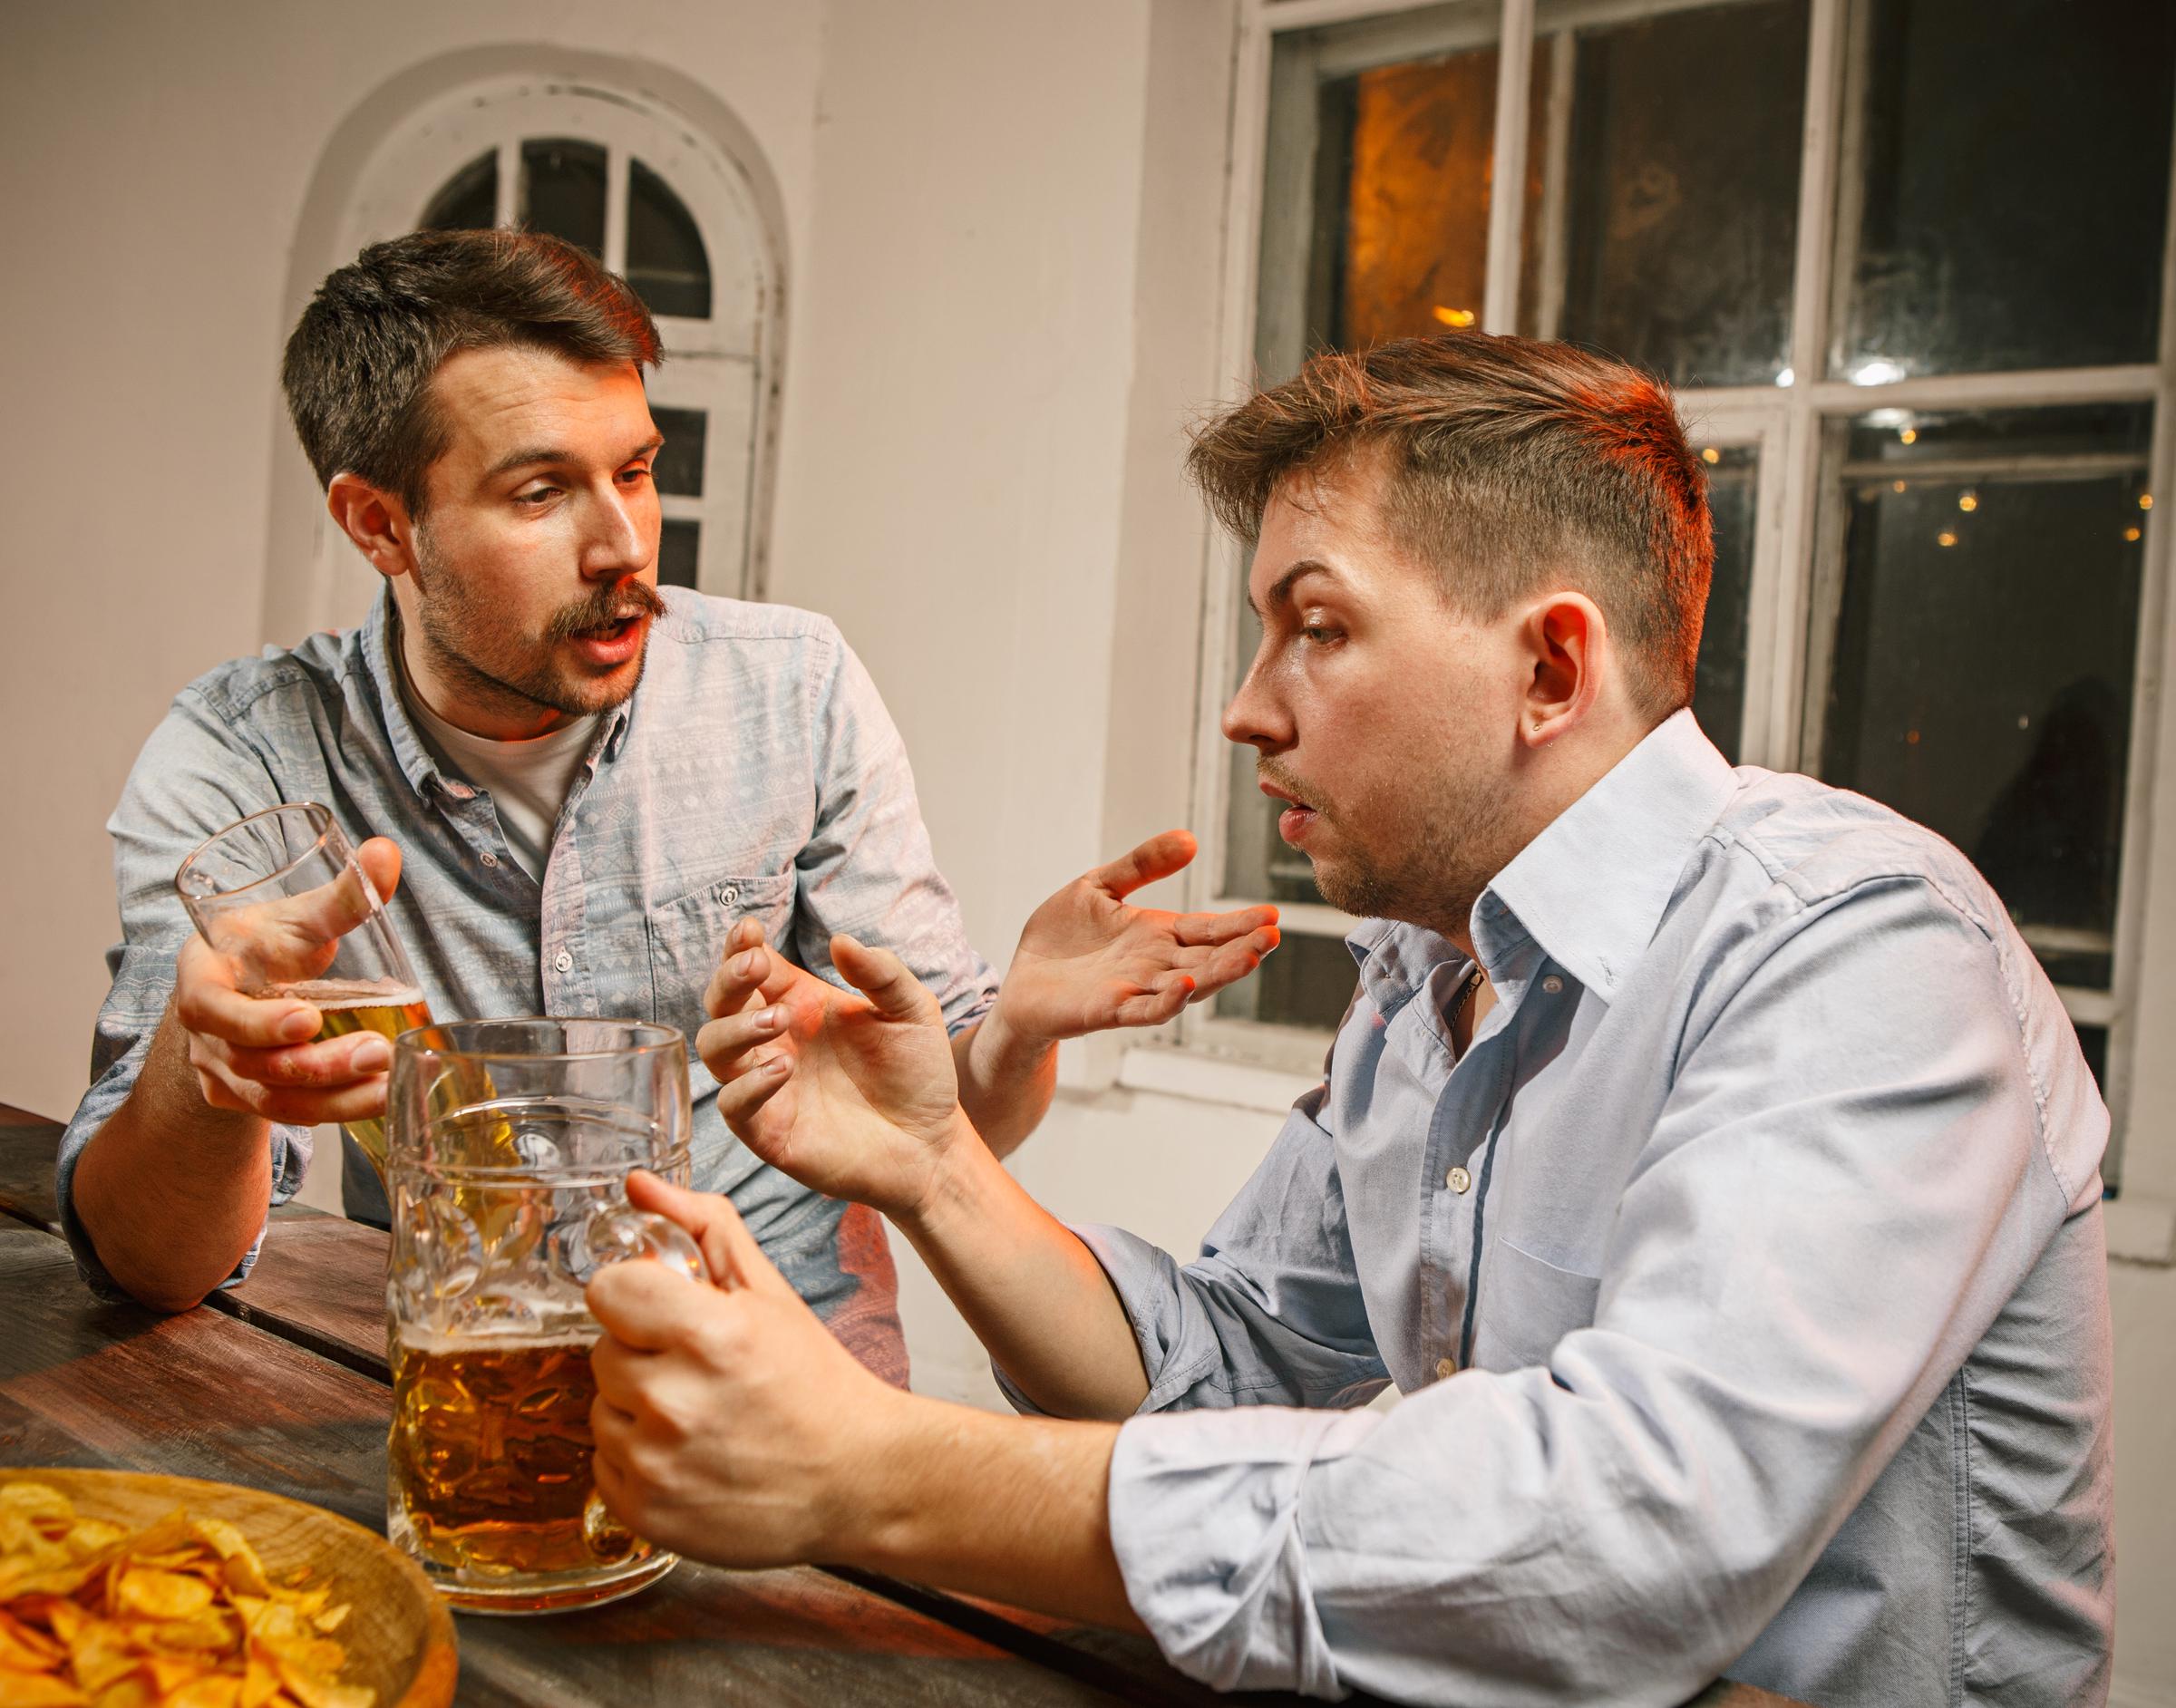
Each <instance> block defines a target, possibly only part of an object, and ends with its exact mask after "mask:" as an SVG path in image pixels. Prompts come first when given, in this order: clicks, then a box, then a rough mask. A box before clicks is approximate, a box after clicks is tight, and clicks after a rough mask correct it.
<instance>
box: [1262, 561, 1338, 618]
mask: <svg viewBox="0 0 2176 1708" xmlns="http://www.w3.org/2000/svg"><path fill="white" fill-rule="evenodd" d="M1303 576H1327V577H1330V579H1331V580H1333V581H1335V580H1336V578H1337V572H1336V570H1335V569H1333V568H1330V566H1329V565H1328V564H1326V563H1324V562H1322V561H1320V560H1319V559H1318V558H1301V559H1300V560H1299V561H1298V562H1297V563H1296V564H1294V565H1293V566H1292V567H1291V568H1289V569H1287V570H1286V571H1285V573H1284V574H1283V575H1281V576H1279V577H1277V579H1276V581H1275V582H1273V583H1272V584H1271V585H1270V588H1269V596H1268V598H1266V599H1264V600H1263V601H1262V603H1261V604H1260V605H1257V604H1256V603H1255V602H1254V595H1253V594H1252V593H1251V592H1249V593H1248V595H1247V608H1248V610H1250V611H1252V612H1253V613H1254V615H1255V617H1256V619H1257V620H1259V619H1260V617H1261V615H1262V612H1263V610H1264V609H1265V608H1266V607H1268V606H1272V605H1282V604H1283V603H1284V602H1285V601H1286V600H1287V598H1289V597H1291V596H1292V588H1293V585H1294V584H1295V583H1296V582H1297V581H1298V580H1299V579H1300V577H1303Z"/></svg>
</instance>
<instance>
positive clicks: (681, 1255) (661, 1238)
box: [582, 1209, 710, 1558]
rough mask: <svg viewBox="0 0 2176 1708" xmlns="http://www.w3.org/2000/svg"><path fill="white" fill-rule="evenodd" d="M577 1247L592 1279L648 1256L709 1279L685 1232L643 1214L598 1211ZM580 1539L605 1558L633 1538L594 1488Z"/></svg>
mask: <svg viewBox="0 0 2176 1708" xmlns="http://www.w3.org/2000/svg"><path fill="white" fill-rule="evenodd" d="M582 1244H583V1246H584V1247H586V1248H587V1250H586V1255H587V1256H588V1259H589V1262H590V1265H591V1268H590V1274H592V1275H594V1274H596V1273H597V1270H599V1269H602V1268H603V1267H604V1266H606V1265H607V1264H608V1263H626V1262H628V1261H630V1260H631V1259H634V1258H638V1257H648V1258H651V1259H653V1260H655V1261H656V1262H658V1263H661V1264H663V1265H664V1266H665V1267H666V1268H667V1269H670V1270H671V1271H672V1272H673V1273H674V1274H675V1275H680V1276H686V1278H687V1279H688V1280H690V1281H694V1282H697V1283H701V1282H705V1281H707V1280H709V1279H710V1275H709V1271H708V1270H707V1269H706V1268H705V1267H704V1263H703V1251H702V1248H701V1247H699V1246H697V1245H696V1244H695V1238H694V1237H693V1236H692V1235H690V1234H689V1233H688V1231H687V1229H686V1228H683V1227H681V1226H680V1224H679V1223H678V1222H674V1221H667V1220H666V1219H665V1218H664V1217H662V1216H657V1215H653V1214H652V1213H651V1212H650V1211H648V1210H638V1209H613V1210H599V1211H598V1212H597V1214H596V1215H595V1216H592V1217H591V1218H589V1221H588V1226H587V1227H586V1228H584V1229H583V1230H582ZM582 1535H583V1536H584V1538H586V1539H587V1540H588V1544H589V1546H590V1547H591V1548H593V1549H595V1550H596V1551H597V1553H598V1554H599V1555H601V1556H603V1557H605V1558H617V1556H619V1555H621V1554H624V1553H626V1552H627V1550H628V1549H629V1548H632V1547H633V1546H634V1545H635V1539H636V1538H635V1533H634V1532H633V1531H632V1530H630V1529H628V1528H627V1526H626V1525H624V1524H622V1523H621V1522H620V1521H619V1520H618V1519H616V1518H614V1517H613V1516H612V1515H611V1513H610V1512H608V1511H607V1510H606V1509H605V1503H604V1499H603V1498H602V1497H601V1496H600V1495H598V1493H597V1490H595V1489H592V1490H590V1491H589V1495H588V1499H586V1500H584V1501H583V1502H582Z"/></svg>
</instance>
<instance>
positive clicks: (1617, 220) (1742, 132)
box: [1530, 0, 1807, 385]
mask: <svg viewBox="0 0 2176 1708" xmlns="http://www.w3.org/2000/svg"><path fill="white" fill-rule="evenodd" d="M1806 5H1807V0H1759V3H1758V4H1752V5H1721V6H1708V7H1703V8H1701V9H1700V10H1697V11H1689V12H1673V13H1670V14H1668V15H1665V16H1662V17H1657V18H1645V19H1640V20H1638V21H1637V22H1634V23H1630V24H1616V25H1613V26H1610V27H1608V28H1598V29H1592V30H1582V31H1579V33H1578V34H1576V35H1575V36H1574V37H1572V38H1570V39H1571V40H1572V42H1574V43H1575V44H1576V46H1575V48H1574V52H1575V53H1576V55H1577V60H1576V69H1575V72H1574V75H1573V80H1572V90H1573V93H1572V108H1571V113H1570V138H1569V143H1570V146H1569V159H1568V160H1567V171H1566V209H1565V218H1566V219H1567V222H1568V227H1567V230H1566V233H1565V238H1564V244H1563V248H1564V254H1565V260H1564V264H1563V265H1564V269H1565V277H1564V281H1563V287H1562V305H1563V306H1562V311H1561V314H1560V316H1559V318H1558V320H1557V321H1556V323H1555V324H1554V325H1549V326H1547V327H1543V328H1537V329H1538V330H1540V331H1542V332H1543V334H1544V335H1547V336H1552V337H1562V338H1570V339H1574V340H1576V341H1578V342H1579V343H1582V344H1587V345H1593V346H1595V347H1596V348H1598V349H1602V350H1606V351H1608V352H1609V353H1610V354H1613V355H1618V356H1622V357H1624V358H1625V359H1626V360H1627V361H1630V362H1635V363H1638V364H1641V365H1642V366H1645V367H1648V368H1652V369H1654V370H1656V372H1658V373H1663V374H1668V375H1669V377H1670V378H1671V379H1672V380H1674V381H1676V383H1678V384H1680V385H1735V384H1745V383H1764V382H1770V381H1773V379H1774V378H1775V376H1776V375H1777V374H1780V373H1781V372H1782V371H1783V367H1784V365H1785V364H1786V363H1787V362H1788V361H1789V359H1790V357H1789V354H1788V351H1789V345H1790V336H1791V279H1792V257H1793V252H1794V245H1795V243H1796V240H1797V231H1798V169H1799V158H1800V152H1801V137H1800V131H1801V129H1802V118H1803V114H1804V111H1805V81H1806ZM1563 40H1564V38H1562V37H1559V38H1557V43H1558V45H1557V48H1556V51H1559V52H1561V51H1563V49H1562V45H1561V44H1562V43H1563ZM1537 222H1538V218H1537ZM1548 288H1549V286H1548V284H1547V282H1546V281H1542V280H1537V281H1536V283H1535V292H1536V296H1535V300H1537V301H1538V300H1539V295H1540V292H1542V291H1545V290H1547V289H1548ZM1530 324H1531V323H1530Z"/></svg>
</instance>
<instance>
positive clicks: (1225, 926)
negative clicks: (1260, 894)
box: [1171, 907, 1277, 955]
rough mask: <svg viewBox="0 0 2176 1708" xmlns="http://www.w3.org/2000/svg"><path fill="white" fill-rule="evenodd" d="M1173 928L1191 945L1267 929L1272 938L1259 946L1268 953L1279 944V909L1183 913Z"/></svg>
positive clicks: (1172, 924) (1250, 908)
mask: <svg viewBox="0 0 2176 1708" xmlns="http://www.w3.org/2000/svg"><path fill="white" fill-rule="evenodd" d="M1171 931H1172V934H1173V935H1174V936H1177V937H1178V939H1179V941H1180V942H1181V943H1183V944H1185V945H1186V946H1188V947H1189V948H1206V947H1211V946H1215V945H1216V944H1219V943H1229V942H1231V941H1232V940H1233V939H1234V938H1235V937H1244V936H1254V935H1256V934H1257V933H1260V932H1267V933H1268V941H1267V942H1265V943H1263V944H1261V945H1260V948H1259V952H1260V953H1261V954H1264V955H1267V954H1268V953H1269V951H1270V950H1271V949H1274V948H1275V947H1276V946H1277V909H1276V908H1275V907H1235V908H1233V909H1232V910H1231V911H1230V912H1229V913H1182V914H1180V916H1179V917H1177V918H1176V919H1174V920H1173V921H1172V922H1171Z"/></svg>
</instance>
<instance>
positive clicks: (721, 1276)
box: [591, 1169, 782, 1287]
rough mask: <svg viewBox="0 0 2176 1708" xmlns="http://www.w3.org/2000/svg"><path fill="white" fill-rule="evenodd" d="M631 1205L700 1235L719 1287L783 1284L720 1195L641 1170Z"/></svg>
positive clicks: (633, 1177) (631, 1179)
mask: <svg viewBox="0 0 2176 1708" xmlns="http://www.w3.org/2000/svg"><path fill="white" fill-rule="evenodd" d="M627 1202H628V1203H630V1204H632V1205H634V1207H635V1208H636V1209H641V1210H653V1211H655V1212H656V1214H658V1215H660V1216H662V1217H664V1218H665V1219H666V1220H667V1221H673V1222H677V1223H679V1224H680V1226H681V1227H683V1228H685V1229H687V1231H688V1232H689V1233H690V1234H692V1235H694V1236H695V1244H697V1245H698V1246H700V1247H703V1266H704V1268H706V1269H708V1270H709V1271H710V1277H711V1280H712V1281H713V1283H714V1284H715V1285H716V1286H721V1287H724V1286H735V1285H738V1286H754V1287H761V1286H770V1285H771V1284H772V1283H775V1282H778V1280H779V1275H778V1271H777V1269H776V1268H775V1267H773V1266H772V1262H771V1259H770V1258H768V1257H764V1256H763V1247H761V1246H758V1245H757V1244H756V1243H755V1236H754V1235H753V1234H751V1233H750V1232H749V1231H748V1224H747V1223H745V1222H743V1220H742V1219H741V1215H740V1212H739V1211H738V1210H736V1209H734V1208H733V1205H732V1204H731V1203H730V1202H728V1201H727V1200H726V1199H724V1198H721V1197H720V1196H719V1195H718V1194H717V1193H715V1192H691V1191H689V1190H688V1189H686V1188H685V1187H680V1186H675V1185H674V1184H673V1183H672V1182H671V1181H669V1180H666V1179H662V1178H660V1177H659V1176H657V1175H655V1174H652V1173H651V1172H650V1171H649V1170H648V1169H636V1170H635V1172H634V1173H632V1174H630V1175H628V1176H627ZM661 1273H662V1272H661ZM591 1285H592V1286H594V1285H595V1283H594V1282H593V1283H591ZM781 1285H782V1284H781Z"/></svg>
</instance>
